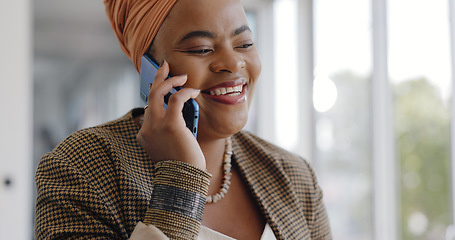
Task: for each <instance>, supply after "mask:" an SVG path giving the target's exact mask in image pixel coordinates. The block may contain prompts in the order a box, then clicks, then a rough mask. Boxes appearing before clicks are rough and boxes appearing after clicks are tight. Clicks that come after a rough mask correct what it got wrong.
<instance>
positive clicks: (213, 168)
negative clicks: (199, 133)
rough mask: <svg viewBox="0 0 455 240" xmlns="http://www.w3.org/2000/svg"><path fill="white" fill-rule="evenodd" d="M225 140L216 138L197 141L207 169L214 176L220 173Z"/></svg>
mask: <svg viewBox="0 0 455 240" xmlns="http://www.w3.org/2000/svg"><path fill="white" fill-rule="evenodd" d="M225 143H226V140H225V139H217V140H211V141H199V146H201V150H202V152H203V153H204V156H205V161H206V167H207V171H208V172H209V173H210V174H212V175H213V177H214V178H217V176H219V175H220V173H222V167H221V166H222V164H223V159H224V158H223V157H224V148H225V145H226V144H225Z"/></svg>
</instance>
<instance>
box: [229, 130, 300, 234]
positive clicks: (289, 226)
mask: <svg viewBox="0 0 455 240" xmlns="http://www.w3.org/2000/svg"><path fill="white" fill-rule="evenodd" d="M232 142H233V145H232V147H233V152H234V155H233V161H234V162H235V163H236V164H237V165H238V167H239V170H240V173H241V174H242V176H243V178H244V181H246V183H247V185H248V187H249V189H250V192H251V193H252V194H253V197H254V198H255V200H256V201H257V203H258V204H259V207H260V208H261V210H262V211H263V214H264V215H265V217H266V220H267V222H268V223H269V225H270V227H271V228H272V230H273V232H274V233H275V235H276V236H277V239H305V237H307V236H305V235H307V234H308V232H307V231H306V229H307V223H306V219H305V216H304V214H303V210H302V209H301V207H300V203H299V199H298V197H297V196H296V194H295V192H294V191H293V189H292V188H291V182H290V179H289V177H288V176H287V174H286V172H285V171H284V169H283V168H282V166H281V162H282V159H281V158H280V156H279V155H278V154H276V153H274V152H271V151H270V150H269V151H268V150H267V149H266V148H264V147H263V146H262V145H259V144H258V142H254V141H252V139H247V138H246V137H244V136H243V135H241V134H240V136H239V134H237V135H235V137H234V138H233V141H232Z"/></svg>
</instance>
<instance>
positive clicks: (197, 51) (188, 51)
mask: <svg viewBox="0 0 455 240" xmlns="http://www.w3.org/2000/svg"><path fill="white" fill-rule="evenodd" d="M185 52H186V53H190V54H207V53H210V52H213V49H210V48H204V49H198V50H187V51H185Z"/></svg>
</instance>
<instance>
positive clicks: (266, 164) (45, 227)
mask: <svg viewBox="0 0 455 240" xmlns="http://www.w3.org/2000/svg"><path fill="white" fill-rule="evenodd" d="M142 112H143V110H142V109H134V110H132V111H130V112H129V113H128V114H126V115H125V116H123V117H121V118H120V119H117V120H115V121H112V122H109V123H106V124H103V125H100V126H97V127H93V128H88V129H84V130H80V131H78V132H76V133H74V134H72V135H71V136H69V137H68V138H67V139H65V140H64V141H63V142H62V143H61V144H60V145H59V146H57V147H56V148H55V149H54V150H53V151H52V152H50V153H48V154H46V155H44V156H43V158H42V159H41V161H40V163H39V166H38V169H37V171H36V184H37V189H38V195H37V203H36V229H35V234H36V238H37V239H128V238H129V236H130V235H131V233H132V231H133V230H134V228H135V226H136V224H137V223H138V222H139V221H143V219H144V215H145V212H146V209H147V206H148V203H149V200H150V198H151V194H152V172H153V169H154V166H153V163H152V162H151V161H150V160H149V158H148V156H147V154H146V153H145V151H144V150H143V149H142V148H141V147H140V146H139V144H138V143H137V141H136V135H137V132H138V130H139V128H138V127H137V126H136V124H135V122H134V120H133V117H134V116H136V115H138V114H141V113H142ZM232 144H233V152H234V155H233V157H232V160H233V163H234V164H235V165H236V166H237V167H238V168H239V171H240V172H241V174H242V176H243V178H244V181H245V183H246V184H247V185H248V187H249V190H250V193H251V194H252V196H253V197H254V198H255V200H256V202H257V204H258V206H259V208H260V209H261V211H262V213H263V215H264V217H265V218H266V220H267V222H268V223H269V225H270V227H271V228H272V230H273V232H274V234H275V235H276V237H277V239H331V238H332V237H331V233H330V227H329V222H328V217H327V214H326V211H325V207H324V204H323V198H322V191H321V189H320V187H319V186H318V184H317V180H316V177H315V174H314V172H313V170H312V169H311V167H310V165H309V164H308V163H307V162H306V161H304V160H303V159H302V158H300V157H298V156H296V155H294V154H292V153H289V152H287V151H285V150H283V149H281V148H279V147H276V146H274V145H272V144H270V143H267V142H266V141H264V140H261V139H260V138H258V137H256V136H254V135H253V134H251V133H248V132H243V131H242V132H239V133H237V134H236V135H234V136H233V138H232Z"/></svg>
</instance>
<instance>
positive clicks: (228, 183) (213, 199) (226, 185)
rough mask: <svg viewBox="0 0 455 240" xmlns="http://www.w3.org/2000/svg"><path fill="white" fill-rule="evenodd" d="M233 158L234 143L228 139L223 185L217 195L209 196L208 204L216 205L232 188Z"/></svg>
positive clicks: (225, 151) (225, 150)
mask: <svg viewBox="0 0 455 240" xmlns="http://www.w3.org/2000/svg"><path fill="white" fill-rule="evenodd" d="M231 156H232V141H231V138H230V137H229V138H227V139H226V146H225V149H224V161H223V170H224V176H223V183H222V184H221V189H220V190H219V191H218V192H217V193H216V194H215V195H208V196H207V198H206V203H207V204H208V203H216V202H218V201H219V200H221V199H223V198H224V196H225V195H226V194H227V192H228V190H229V187H230V186H231V176H232V173H231V166H232V165H231Z"/></svg>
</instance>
